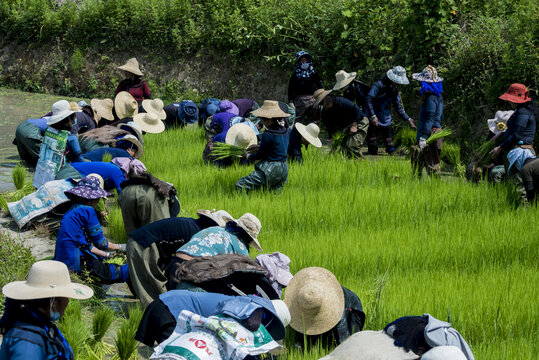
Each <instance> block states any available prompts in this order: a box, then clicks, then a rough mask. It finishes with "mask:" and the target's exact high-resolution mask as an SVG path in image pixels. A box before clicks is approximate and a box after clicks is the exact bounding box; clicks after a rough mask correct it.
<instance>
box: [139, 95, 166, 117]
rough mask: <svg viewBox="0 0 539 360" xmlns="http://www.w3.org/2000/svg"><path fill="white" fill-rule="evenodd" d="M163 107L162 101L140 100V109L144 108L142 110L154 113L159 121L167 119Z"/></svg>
mask: <svg viewBox="0 0 539 360" xmlns="http://www.w3.org/2000/svg"><path fill="white" fill-rule="evenodd" d="M164 106H165V105H164V104H163V100H161V99H153V100H149V99H144V100H142V107H143V108H144V110H146V112H149V113H150V112H151V113H154V114H155V115H157V117H158V118H159V120H165V119H166V118H167V113H166V112H165V110H163V107H164Z"/></svg>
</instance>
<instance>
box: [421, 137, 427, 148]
mask: <svg viewBox="0 0 539 360" xmlns="http://www.w3.org/2000/svg"><path fill="white" fill-rule="evenodd" d="M425 146H427V140H426V139H424V138H419V148H420V149H421V150H423V149H424V148H425Z"/></svg>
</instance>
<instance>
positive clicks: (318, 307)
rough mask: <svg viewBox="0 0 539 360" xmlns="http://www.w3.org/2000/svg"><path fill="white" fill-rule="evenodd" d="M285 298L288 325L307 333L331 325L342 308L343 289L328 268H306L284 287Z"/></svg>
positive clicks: (316, 331) (313, 332)
mask: <svg viewBox="0 0 539 360" xmlns="http://www.w3.org/2000/svg"><path fill="white" fill-rule="evenodd" d="M284 301H285V303H286V305H287V306H288V309H289V310H290V315H291V316H292V320H291V321H290V326H291V327H292V328H293V329H294V330H296V331H298V332H300V333H302V334H306V335H318V334H322V333H325V332H326V331H328V330H330V329H331V328H333V327H334V326H335V325H337V323H338V322H339V320H340V319H341V317H342V314H343V311H344V291H343V289H342V287H341V284H339V281H338V280H337V278H336V277H335V275H333V274H332V273H331V272H330V271H329V270H326V269H324V268H320V267H309V268H305V269H302V270H300V271H299V272H298V273H296V275H294V277H293V278H292V280H291V281H290V283H289V284H288V287H287V288H286V292H285V297H284Z"/></svg>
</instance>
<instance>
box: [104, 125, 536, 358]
mask: <svg viewBox="0 0 539 360" xmlns="http://www.w3.org/2000/svg"><path fill="white" fill-rule="evenodd" d="M204 144H205V141H204V138H203V131H202V130H201V129H197V128H186V129H173V130H170V131H168V132H165V133H162V134H158V135H154V134H146V135H145V144H144V156H143V158H142V159H141V160H142V161H143V162H144V163H145V165H146V166H147V168H148V170H149V171H150V172H152V173H153V174H154V175H156V176H158V177H159V178H161V179H163V180H166V181H168V182H171V183H173V184H174V185H175V187H176V188H177V189H178V196H179V199H180V202H181V205H182V210H181V213H180V216H195V213H196V210H197V209H212V208H216V209H225V210H227V211H228V212H230V213H231V214H232V215H233V216H235V217H239V216H240V215H242V214H243V213H245V212H251V213H253V214H255V215H256V216H258V217H259V219H260V220H261V222H262V230H261V233H260V237H259V239H260V242H261V244H262V247H263V248H264V251H265V252H267V253H271V252H274V251H280V252H282V253H285V254H286V255H288V256H289V257H290V258H291V260H292V263H291V268H292V272H293V273H295V272H297V271H298V270H300V269H302V268H304V267H308V266H321V267H324V268H327V269H329V270H330V271H332V272H333V273H334V274H335V275H336V277H337V278H338V279H339V281H340V282H341V284H342V285H344V286H345V287H348V288H350V289H351V290H353V291H354V292H356V293H357V294H358V295H359V297H360V298H361V300H362V302H363V306H364V310H365V313H366V325H365V329H374V330H379V329H382V328H383V327H384V325H385V324H387V323H388V322H390V321H392V320H394V319H396V318H398V317H400V316H405V315H420V314H423V313H429V314H431V315H433V316H435V317H436V318H438V319H441V320H446V321H449V322H451V323H452V325H453V326H454V327H455V328H456V329H457V330H458V331H459V332H460V333H461V334H462V335H463V337H464V338H465V339H466V340H467V341H468V343H469V344H470V346H471V347H472V350H473V352H474V355H475V356H476V358H477V359H479V360H481V359H489V360H494V359H500V360H501V359H537V354H538V353H539V347H538V342H537V338H538V330H539V306H538V300H537V299H538V298H539V290H538V284H539V268H538V259H539V257H538V255H539V254H538V249H539V227H538V226H537V220H538V219H539V211H538V209H537V207H536V206H535V207H534V206H531V207H523V206H516V205H515V204H516V203H517V202H516V199H517V198H516V196H515V193H514V190H513V189H512V188H511V187H509V186H497V187H493V186H491V185H488V184H486V183H481V184H479V185H473V184H471V183H467V182H465V181H463V180H460V179H457V178H453V177H442V178H441V179H431V178H428V177H424V178H422V179H414V178H412V172H411V167H410V163H409V160H407V159H404V158H397V157H388V156H381V157H378V158H370V159H364V160H359V161H358V160H356V161H354V160H348V159H345V158H342V157H341V156H339V155H338V154H334V153H328V152H323V151H320V150H318V149H315V148H309V149H308V151H307V152H306V153H305V162H304V164H303V165H297V164H292V165H291V166H290V173H289V178H288V184H287V185H286V186H285V188H284V190H283V191H282V192H280V193H271V192H253V193H250V194H249V195H246V194H239V193H236V192H235V190H234V184H235V182H236V181H237V180H238V179H239V178H240V177H242V176H244V175H247V174H249V173H250V172H251V171H252V169H253V167H252V166H239V165H238V166H236V167H231V168H226V169H218V168H216V167H214V166H212V165H206V164H204V163H203V161H202V150H203V147H204ZM111 220H112V225H111V229H110V233H111V235H112V236H113V237H114V238H116V239H121V238H124V236H125V235H124V234H123V230H122V225H121V214H120V212H119V210H118V209H112V212H111ZM251 255H252V256H256V253H254V252H253V253H251ZM326 352H327V350H325V349H322V348H317V349H313V350H311V351H309V352H307V353H303V352H299V351H298V350H297V349H294V348H293V347H289V353H288V358H293V359H317V358H319V357H320V356H321V355H323V354H325V353H326Z"/></svg>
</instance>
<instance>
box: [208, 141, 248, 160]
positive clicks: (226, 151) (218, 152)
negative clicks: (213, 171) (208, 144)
mask: <svg viewBox="0 0 539 360" xmlns="http://www.w3.org/2000/svg"><path fill="white" fill-rule="evenodd" d="M244 150H245V149H244V148H242V147H241V146H236V145H231V144H226V143H221V142H218V143H215V144H213V150H212V152H211V155H212V157H214V158H215V159H216V160H223V159H227V158H231V157H240V156H242V155H243V151H244Z"/></svg>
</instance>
